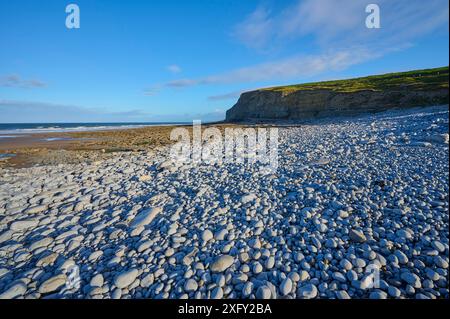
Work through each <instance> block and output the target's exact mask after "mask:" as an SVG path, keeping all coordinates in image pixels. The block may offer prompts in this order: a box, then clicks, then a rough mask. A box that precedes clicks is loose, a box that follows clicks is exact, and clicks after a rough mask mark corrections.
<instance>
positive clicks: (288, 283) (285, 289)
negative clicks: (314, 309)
mask: <svg viewBox="0 0 450 319" xmlns="http://www.w3.org/2000/svg"><path fill="white" fill-rule="evenodd" d="M292 286H293V285H292V280H291V279H290V278H286V279H285V280H283V281H282V282H281V285H280V293H281V295H282V296H286V295H288V294H290V293H291V291H292Z"/></svg>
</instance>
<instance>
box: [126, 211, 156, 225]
mask: <svg viewBox="0 0 450 319" xmlns="http://www.w3.org/2000/svg"><path fill="white" fill-rule="evenodd" d="M161 212H162V207H152V208H147V209H144V210H143V211H141V212H140V213H139V214H137V215H136V217H134V219H133V220H132V221H131V223H130V227H131V228H138V227H141V226H145V225H148V224H150V223H151V222H152V221H153V219H154V218H155V217H156V216H157V215H158V214H159V213H161Z"/></svg>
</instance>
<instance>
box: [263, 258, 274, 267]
mask: <svg viewBox="0 0 450 319" xmlns="http://www.w3.org/2000/svg"><path fill="white" fill-rule="evenodd" d="M274 265H275V257H273V256H270V257H269V258H267V259H266V262H265V264H264V266H265V267H266V269H272V268H273V266H274Z"/></svg>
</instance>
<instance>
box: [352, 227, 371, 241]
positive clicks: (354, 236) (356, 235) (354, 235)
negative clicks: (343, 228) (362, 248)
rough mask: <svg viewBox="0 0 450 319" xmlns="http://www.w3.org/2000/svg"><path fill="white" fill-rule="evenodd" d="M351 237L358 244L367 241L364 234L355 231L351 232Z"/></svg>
mask: <svg viewBox="0 0 450 319" xmlns="http://www.w3.org/2000/svg"><path fill="white" fill-rule="evenodd" d="M349 237H350V239H351V240H352V241H354V242H357V243H364V242H365V241H366V240H367V238H366V236H365V235H364V233H363V232H361V231H359V230H355V229H352V230H350V232H349Z"/></svg>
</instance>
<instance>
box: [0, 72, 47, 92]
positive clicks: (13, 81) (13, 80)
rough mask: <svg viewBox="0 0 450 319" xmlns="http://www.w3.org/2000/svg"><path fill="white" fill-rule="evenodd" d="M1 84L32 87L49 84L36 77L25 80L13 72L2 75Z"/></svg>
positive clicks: (4, 85) (25, 87) (23, 87)
mask: <svg viewBox="0 0 450 319" xmlns="http://www.w3.org/2000/svg"><path fill="white" fill-rule="evenodd" d="M0 86H3V87H15V88H22V89H30V88H42V87H46V86H47V84H46V83H44V82H42V81H40V80H35V79H31V80H25V79H22V78H21V77H20V76H19V75H16V74H11V75H7V76H3V77H0Z"/></svg>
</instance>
